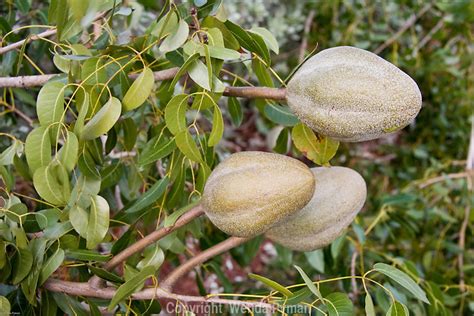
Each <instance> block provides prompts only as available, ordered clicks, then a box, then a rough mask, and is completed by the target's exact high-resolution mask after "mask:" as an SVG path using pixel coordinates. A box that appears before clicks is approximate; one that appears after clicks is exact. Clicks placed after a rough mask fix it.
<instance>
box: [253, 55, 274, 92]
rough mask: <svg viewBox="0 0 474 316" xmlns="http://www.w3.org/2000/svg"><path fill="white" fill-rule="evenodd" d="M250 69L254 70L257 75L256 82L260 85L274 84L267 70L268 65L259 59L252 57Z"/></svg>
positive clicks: (272, 85) (271, 85)
mask: <svg viewBox="0 0 474 316" xmlns="http://www.w3.org/2000/svg"><path fill="white" fill-rule="evenodd" d="M252 69H253V70H254V71H255V74H256V75H257V78H258V82H259V83H260V84H261V85H262V86H266V87H274V86H275V84H274V83H273V80H272V76H271V75H270V72H269V70H268V67H267V66H266V65H265V64H264V63H263V62H261V61H260V60H259V59H257V58H254V59H252Z"/></svg>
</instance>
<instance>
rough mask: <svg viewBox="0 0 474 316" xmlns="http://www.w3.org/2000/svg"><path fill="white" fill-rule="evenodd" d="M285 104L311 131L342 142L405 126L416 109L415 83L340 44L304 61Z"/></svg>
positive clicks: (360, 51)
mask: <svg viewBox="0 0 474 316" xmlns="http://www.w3.org/2000/svg"><path fill="white" fill-rule="evenodd" d="M287 99H288V104H289V106H290V107H291V109H292V110H293V111H294V113H295V114H296V115H297V116H298V117H299V118H300V120H301V121H303V122H304V123H306V124H307V125H308V126H310V127H311V128H312V129H314V130H315V131H316V132H318V133H321V134H323V135H326V136H329V137H331V138H334V139H337V140H340V141H345V142H360V141H365V140H370V139H375V138H379V137H381V136H383V135H385V134H387V133H391V132H395V131H397V130H399V129H401V128H403V127H405V126H407V125H408V124H409V123H410V122H411V121H412V120H413V119H414V118H415V116H416V115H417V114H418V112H419V111H420V108H421V93H420V90H419V89H418V86H417V84H416V82H415V81H413V79H412V78H410V76H408V75H407V74H406V73H404V72H403V71H401V70H400V69H398V68H397V67H396V66H394V65H393V64H391V63H389V62H388V61H386V60H384V59H382V58H380V57H379V56H377V55H375V54H373V53H371V52H368V51H365V50H363V49H359V48H355V47H349V46H341V47H334V48H329V49H326V50H323V51H321V52H320V53H318V54H316V55H315V56H313V57H311V58H310V59H309V60H308V61H306V62H305V63H304V64H303V65H302V66H301V68H300V69H299V70H298V71H297V72H296V74H295V75H294V77H293V78H292V79H291V80H290V82H289V83H288V92H287Z"/></svg>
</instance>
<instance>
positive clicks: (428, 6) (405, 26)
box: [374, 3, 433, 54]
mask: <svg viewBox="0 0 474 316" xmlns="http://www.w3.org/2000/svg"><path fill="white" fill-rule="evenodd" d="M432 6H433V4H432V3H428V4H426V5H425V6H424V7H423V8H421V10H420V11H419V12H418V13H417V14H412V15H411V16H410V17H409V18H408V20H406V21H405V23H403V25H402V27H401V28H400V29H399V30H398V31H397V32H396V33H395V34H393V36H392V37H390V38H389V39H388V40H386V41H385V42H384V43H383V44H382V45H380V46H379V47H377V48H376V49H375V50H374V53H375V54H380V53H381V52H382V51H383V50H384V49H385V48H387V47H389V46H390V45H392V44H393V42H395V41H396V40H397V39H398V38H399V37H400V36H401V35H402V34H403V33H405V32H406V30H408V29H409V28H410V27H412V26H413V25H414V24H415V22H416V21H417V20H418V19H419V18H420V17H422V16H423V15H424V14H425V13H426V12H428V10H429V9H431V7H432Z"/></svg>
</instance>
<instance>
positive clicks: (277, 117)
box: [264, 104, 299, 126]
mask: <svg viewBox="0 0 474 316" xmlns="http://www.w3.org/2000/svg"><path fill="white" fill-rule="evenodd" d="M264 111H265V115H266V117H267V118H269V119H270V120H271V121H272V122H274V123H277V124H280V125H284V126H294V125H296V124H297V123H298V122H299V120H298V118H297V117H296V116H295V115H294V114H293V113H291V111H290V108H289V107H287V106H281V105H277V104H267V105H265V108H264Z"/></svg>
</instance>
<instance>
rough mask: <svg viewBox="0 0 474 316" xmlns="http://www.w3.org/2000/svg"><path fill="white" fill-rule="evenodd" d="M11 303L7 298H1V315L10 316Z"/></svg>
mask: <svg viewBox="0 0 474 316" xmlns="http://www.w3.org/2000/svg"><path fill="white" fill-rule="evenodd" d="M10 311H11V306H10V302H9V301H8V299H7V298H6V297H5V296H0V315H10Z"/></svg>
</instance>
